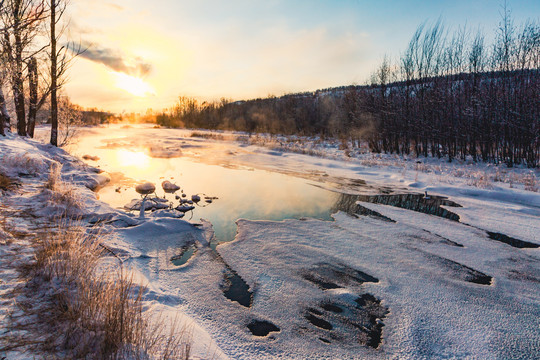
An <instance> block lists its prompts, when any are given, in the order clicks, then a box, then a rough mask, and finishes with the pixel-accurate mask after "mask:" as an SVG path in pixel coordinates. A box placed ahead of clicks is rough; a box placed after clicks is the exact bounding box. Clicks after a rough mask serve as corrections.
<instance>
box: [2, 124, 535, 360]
mask: <svg viewBox="0 0 540 360" xmlns="http://www.w3.org/2000/svg"><path fill="white" fill-rule="evenodd" d="M85 131H86V132H87V135H85V136H88V139H92V136H100V135H99V134H100V133H102V132H103V131H107V129H99V128H98V129H87V130H85ZM126 134H127V137H126V138H122V139H114V141H113V140H112V139H110V141H109V142H108V143H107V144H108V146H111V147H118V146H120V147H127V148H131V149H136V150H138V149H139V146H140V147H147V148H148V149H152V150H151V151H148V154H149V156H154V155H155V154H159V155H164V154H167V153H168V152H171V153H175V154H178V153H181V154H182V156H183V157H190V158H191V159H195V160H196V161H199V162H203V163H208V164H211V165H215V164H218V165H221V166H226V167H230V168H235V169H242V170H246V169H250V168H256V169H262V170H268V171H273V172H280V173H282V174H287V175H291V176H296V177H300V178H303V179H306V180H308V181H310V182H312V183H314V184H316V185H317V186H320V187H323V188H329V189H339V190H341V191H345V192H348V193H353V194H374V193H380V192H381V191H388V190H391V191H395V192H398V193H401V192H403V193H408V192H414V193H424V191H427V193H428V194H429V196H430V197H433V196H447V197H449V198H450V200H452V201H455V202H457V203H458V204H460V205H461V206H462V207H448V208H447V209H448V210H450V211H452V212H454V213H456V214H458V215H459V217H460V222H456V221H451V220H447V219H444V218H439V217H436V216H433V215H427V214H423V213H419V212H415V211H410V210H405V209H401V208H396V207H392V206H387V205H380V204H372V203H361V205H362V206H364V207H366V208H368V209H370V210H372V211H376V212H378V213H380V214H382V215H383V216H386V217H387V218H390V219H392V220H394V221H395V222H388V221H383V220H381V219H379V218H376V217H372V216H351V215H348V214H345V213H343V212H337V213H336V214H334V216H333V219H334V220H333V221H322V220H315V219H309V218H306V219H302V220H293V219H291V220H285V221H265V220H256V221H255V220H245V219H239V220H238V221H237V235H236V238H235V240H234V241H232V242H230V243H225V244H221V245H219V246H218V247H217V250H212V249H211V248H210V246H209V245H210V243H211V242H212V240H213V238H214V233H213V229H212V225H211V224H210V223H208V222H206V221H204V220H202V221H201V222H202V227H200V228H199V227H196V226H194V225H193V224H190V223H188V222H186V221H184V220H182V219H178V217H179V216H180V215H179V214H180V213H179V212H178V211H175V210H170V209H165V208H164V209H162V210H157V211H154V212H152V213H149V214H148V216H147V217H146V219H145V220H141V219H137V218H136V217H135V216H133V215H130V214H126V213H124V212H123V211H120V210H117V209H114V208H112V207H111V206H109V205H107V204H104V203H102V202H100V201H99V200H97V198H96V195H95V193H93V192H92V191H91V190H90V188H95V187H93V186H92V185H93V183H92V181H97V182H98V183H99V184H104V182H105V181H106V178H107V176H106V175H105V173H97V172H96V171H98V170H96V168H93V167H88V166H86V165H84V164H83V163H81V162H79V161H78V160H76V159H74V158H73V157H71V156H70V155H68V154H67V153H65V152H64V151H63V150H61V149H56V148H53V147H50V146H47V145H41V144H39V143H36V142H34V141H31V140H22V139H19V138H17V137H15V136H11V137H8V138H7V139H2V140H0V154H2V155H0V156H2V162H1V163H0V165H1V164H11V163H12V161H11V162H10V161H9V160H7V159H12V158H14V157H18V158H25V159H30V160H28V162H27V164H26V165H24V166H22V165H18V164H12V165H13V166H10V167H6V166H4V165H2V169H7V170H8V172H9V173H10V174H12V175H14V176H19V173H23V174H26V175H25V177H23V178H21V181H24V187H25V193H20V194H17V195H12V197H13V199H12V201H13V202H14V204H16V205H17V206H19V207H21V208H25V209H33V211H32V213H34V214H36V215H38V216H41V217H47V216H50V214H54V213H57V212H58V211H61V210H65V209H58V205H54V204H52V203H49V201H48V199H49V198H50V196H51V194H49V193H47V192H44V191H42V189H41V188H40V187H39V186H38V184H39V182H40V181H41V182H43V180H44V179H45V178H46V175H45V174H46V173H47V171H48V169H49V167H50V165H51V164H52V163H53V162H58V163H60V164H62V179H63V180H65V181H69V182H70V183H72V184H73V186H75V187H76V189H77V193H78V195H79V196H80V201H81V203H82V204H83V205H82V206H81V207H80V209H79V210H77V214H78V215H81V216H83V217H84V219H86V220H87V221H88V222H90V223H101V224H102V226H103V227H104V229H105V230H110V231H111V232H112V233H114V234H115V236H114V237H113V238H112V239H110V240H109V241H108V243H107V244H106V245H107V247H108V248H110V249H111V250H112V251H113V252H115V253H116V254H118V256H120V257H121V258H122V259H123V261H124V264H125V265H126V266H128V267H130V268H131V269H133V271H135V273H136V276H137V279H138V281H140V282H141V283H144V284H147V285H148V288H149V291H148V293H147V294H145V302H146V304H147V308H149V309H150V308H152V309H158V311H159V312H162V314H163V316H165V317H167V318H173V317H176V316H179V317H180V318H181V322H182V324H191V325H190V326H192V329H193V330H192V331H193V339H194V344H193V345H194V358H216V359H221V358H224V359H225V358H233V359H275V358H286V359H305V358H318V359H331V358H332V359H333V358H339V359H358V358H374V359H378V358H381V359H386V358H399V359H419V358H439V359H442V358H471V359H475V358H481V359H487V358H523V359H528V358H531V359H532V358H535V357H536V356H537V354H538V348H539V344H540V331H539V329H540V291H539V290H540V286H539V284H540V266H539V265H540V262H539V261H540V249H519V248H515V247H512V246H510V245H508V244H505V243H502V242H499V241H494V240H492V239H490V238H489V236H488V234H487V232H486V231H492V232H500V233H502V234H505V235H507V236H511V237H515V238H517V239H521V240H523V241H528V242H531V243H534V244H540V236H539V235H538V234H540V221H539V220H540V195H539V194H538V193H536V192H531V191H528V190H527V189H526V184H525V183H524V182H520V179H522V178H523V177H524V176H528V174H530V170H528V169H519V168H518V169H506V168H504V167H498V168H495V167H492V166H487V165H482V164H467V163H462V164H456V163H453V164H447V163H444V162H441V161H438V160H436V159H427V160H425V161H424V162H423V163H422V164H417V163H416V160H415V161H410V160H407V159H400V158H395V157H392V156H384V155H380V156H379V155H371V154H353V156H354V157H353V158H350V159H346V158H344V157H342V155H341V153H340V152H339V151H338V150H337V148H336V147H334V146H333V145H332V144H331V143H328V142H321V143H320V144H321V145H320V147H319V148H315V147H312V148H311V149H312V150H313V151H314V150H317V151H319V152H320V153H321V154H323V155H324V156H308V155H305V154H300V153H298V152H294V153H293V152H287V151H284V149H283V148H277V149H276V148H269V147H263V146H258V145H256V144H251V143H246V142H241V141H236V140H235V139H236V138H237V137H238V135H239V134H235V133H225V132H224V133H220V135H222V137H223V138H224V139H226V141H206V140H202V139H191V138H189V132H187V131H185V130H162V129H150V128H147V127H141V128H132V129H127V130H126ZM83 142H84V138H83ZM148 145H151V146H148ZM298 146H299V145H298ZM180 148H181V149H182V150H181V151H180V150H179V149H180ZM299 149H301V148H297V149H296V150H299ZM99 155H100V157H101V154H99ZM102 158H103V157H102ZM160 159H161V157H160ZM19 163H20V162H19ZM478 172H481V173H482V174H484V175H485V174H488V175H489V176H490V177H491V179H492V180H491V183H489V184H485V183H483V182H480V180H479V179H481V176H480V175H477V173H478ZM503 173H504V174H503ZM496 174H499V175H497V176H498V178H501V179H503V180H504V181H496V180H493V179H494V176H495V175H496ZM500 174H503V175H500ZM534 174H538V172H537V171H536V170H535V172H534ZM99 175H102V176H103V177H104V178H100V177H98V176H99ZM201 176H203V175H201ZM204 176H211V175H208V173H204ZM535 176H536V175H535ZM169 183H170V184H172V183H171V182H170V181H169ZM29 184H30V185H29ZM100 186H101V185H100ZM145 189H146V190H145V191H150V187H147V188H145ZM154 191H155V187H154V189H152V190H151V191H150V192H154ZM253 196H254V197H257V194H253ZM156 199H160V198H156ZM161 200H162V199H160V200H155V201H148V202H147V204H155V205H156V207H154V208H153V209H154V210H155V209H156V208H159V207H160V206H164V205H165V203H164V202H162V201H161ZM193 201H195V199H193ZM220 201H221V200H220ZM36 204H38V206H36ZM137 204H138V205H139V207H140V206H141V204H140V200H134V202H133V203H132V204H131V205H133V206H136V205H137ZM160 204H161V205H160ZM265 205H266V204H265V202H261V203H260V206H261V207H264V206H265ZM40 206H41V208H39V207H40ZM152 206H154V205H152ZM268 206H270V204H268ZM167 207H168V206H167ZM190 208H191V207H190ZM187 246H195V247H196V248H197V251H196V252H195V253H194V255H193V256H192V258H191V259H189V261H188V262H187V263H186V264H184V265H182V266H176V265H174V263H173V262H172V261H171V258H174V257H175V256H178V255H179V253H180V252H181V249H184V248H186V247H187ZM0 249H2V248H0ZM231 271H234V272H235V273H236V274H238V276H240V277H241V278H242V279H243V280H244V281H245V282H246V283H247V285H248V286H249V290H250V291H252V292H253V294H254V295H253V303H252V306H251V307H245V306H242V305H240V304H239V303H238V302H235V301H231V300H229V299H227V298H226V297H225V296H224V293H223V288H224V284H225V280H224V276H226V274H228V273H230V272H231ZM336 274H338V275H339V276H338V275H336ZM358 274H365V278H364V280H365V279H372V278H376V280H378V281H371V280H370V281H359V280H358V279H359V277H361V276H360V275H358ZM2 277H4V275H2ZM323 280H324V281H326V283H325V284H326V285H324V286H323V285H321V281H323ZM317 281H319V283H317ZM324 281H323V282H324ZM334 285H335V286H334ZM368 294H369V295H368ZM369 296H372V297H373V299H376V300H377V301H380V304H379V305H377V306H379V307H380V309H379V310H377V309H375V310H377V311H380V313H378V315H377V316H376V321H374V322H373V323H370V321H371V320H370V319H367V320H366V319H364V320H362V319H361V318H362V316H364V315H365V311H368V310H366V306H367V305H366V303H369V300H365V299H370V297H369ZM361 299H364V300H361ZM361 303H363V304H364V305H361ZM329 304H330V305H335V306H340V307H341V308H342V309H343V312H342V313H341V315H340V314H337V313H333V312H332V311H329V310H326V309H325V308H324V306H327V305H329ZM370 304H371V305H369V306H372V307H375V308H377V306H375V305H374V304H375V303H374V302H371V303H370ZM384 309H387V310H388V312H387V313H385V312H384V311H383V310H384ZM375 310H373V309H371V310H369V311H375ZM314 311H315V312H314ZM319 313H320V314H319ZM363 314H364V315H363ZM353 315H354V316H353ZM313 318H320V319H322V320H324V321H327V322H328V323H330V324H331V325H332V327H333V330H331V331H329V330H325V329H322V328H320V327H317V326H316V325H314V323H313V322H310V320H309V319H312V320H313ZM254 320H255V321H268V322H270V323H272V324H274V325H276V326H277V327H279V329H280V331H278V332H272V333H270V334H269V335H268V336H262V337H258V336H254V335H253V334H252V333H251V332H250V330H249V329H248V327H247V325H248V324H250V323H251V322H252V321H254ZM362 321H367V323H362ZM378 323H382V324H384V326H383V327H382V340H381V344H380V346H379V347H378V348H374V346H369V345H366V341H365V340H366V336H367V335H366V330H365V329H366V326H368V327H369V326H376V325H373V324H378ZM355 324H356V325H355ZM369 324H372V325H369ZM362 328H364V330H362ZM368 330H369V329H368ZM321 339H324V340H326V341H330V343H327V342H325V341H323V340H321Z"/></svg>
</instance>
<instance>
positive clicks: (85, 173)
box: [0, 134, 226, 359]
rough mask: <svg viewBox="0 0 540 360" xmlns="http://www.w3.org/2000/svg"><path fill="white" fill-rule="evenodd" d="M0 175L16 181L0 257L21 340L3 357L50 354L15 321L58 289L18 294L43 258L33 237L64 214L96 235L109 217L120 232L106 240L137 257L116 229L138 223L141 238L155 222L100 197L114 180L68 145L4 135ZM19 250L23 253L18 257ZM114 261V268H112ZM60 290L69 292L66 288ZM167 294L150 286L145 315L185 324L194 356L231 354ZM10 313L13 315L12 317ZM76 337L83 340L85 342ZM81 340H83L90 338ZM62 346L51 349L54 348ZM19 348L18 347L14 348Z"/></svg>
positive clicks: (5, 326) (5, 325)
mask: <svg viewBox="0 0 540 360" xmlns="http://www.w3.org/2000/svg"><path fill="white" fill-rule="evenodd" d="M0 173H1V174H3V175H5V176H7V178H9V179H12V180H13V181H14V183H15V184H16V186H13V187H12V188H10V189H9V190H8V189H6V190H5V191H3V190H0V191H2V196H1V198H0V200H1V201H0V220H1V221H0V223H1V224H0V225H1V226H0V238H1V242H0V254H1V255H2V256H1V259H0V274H1V278H0V280H1V288H0V290H1V292H2V302H1V303H0V311H1V313H2V316H1V317H0V325H1V327H2V332H3V333H2V338H3V340H5V341H11V340H9V339H20V340H21V345H20V346H15V342H14V341H11V343H7V344H6V343H5V341H3V342H2V344H1V346H0V349H2V348H4V349H6V352H2V353H1V354H0V355H2V356H7V357H8V358H9V359H12V358H19V359H26V358H32V357H34V356H38V357H39V356H45V355H44V354H42V353H35V351H38V350H37V349H39V346H38V344H39V339H42V338H43V339H45V338H47V337H46V336H43V337H42V336H41V335H45V334H39V333H35V334H29V335H27V334H20V335H19V334H18V333H17V329H16V328H14V327H13V326H11V325H12V324H15V325H17V324H25V323H29V322H31V321H32V319H31V318H30V317H29V318H28V319H27V320H25V316H30V315H26V312H25V311H21V308H20V306H21V305H20V304H19V303H21V302H23V303H28V304H27V305H24V307H26V308H27V307H28V306H31V307H32V308H36V309H37V308H39V307H40V304H38V303H33V304H31V303H29V301H34V300H35V299H38V300H39V299H40V298H43V299H45V298H47V297H49V296H50V293H49V292H50V291H51V290H50V289H48V288H49V287H50V286H43V287H42V286H36V285H35V284H34V285H33V288H35V289H36V290H37V291H41V290H40V289H43V291H47V293H44V294H42V295H40V294H35V296H33V297H32V299H29V298H21V296H20V295H18V293H20V291H19V292H18V293H13V291H14V290H16V287H17V286H25V279H22V278H20V275H19V274H18V273H17V267H18V266H21V265H24V266H26V267H28V265H29V264H31V263H32V261H33V259H34V256H35V255H34V251H35V249H34V246H35V244H36V242H35V241H26V240H25V239H27V238H28V239H32V238H34V237H36V236H38V237H43V236H47V234H48V230H47V229H48V228H49V227H55V226H57V224H56V222H57V221H58V217H68V218H75V219H80V222H81V224H82V225H83V226H86V228H87V231H88V232H90V233H93V232H95V229H96V228H95V227H93V224H95V223H96V222H103V221H105V222H107V223H109V224H110V225H104V226H102V227H100V229H99V231H100V232H108V233H112V235H113V237H109V236H107V237H104V238H103V239H102V241H106V242H105V243H102V244H101V245H103V246H104V247H105V248H106V249H107V250H108V251H109V252H112V253H115V255H116V257H121V256H125V257H130V256H132V253H129V252H127V251H126V250H127V249H131V247H130V246H129V245H128V244H126V243H122V242H121V241H118V239H119V238H118V237H117V238H116V240H114V239H115V238H114V232H115V230H116V229H117V228H123V227H126V226H131V229H135V231H132V233H136V234H138V236H140V234H143V233H144V229H145V228H146V227H147V226H151V224H152V223H153V222H152V220H151V219H149V220H147V221H140V220H137V219H134V218H133V217H132V216H130V215H127V214H125V213H123V212H121V211H118V210H116V209H113V208H111V207H110V206H109V205H107V204H105V203H103V202H101V201H99V200H98V199H97V196H96V193H95V192H94V191H93V190H95V189H97V188H99V187H101V186H103V185H105V184H106V183H107V182H108V181H109V180H110V177H109V176H108V175H107V174H106V173H103V172H102V171H101V170H99V169H97V168H94V167H90V166H88V165H86V164H84V163H83V162H81V161H80V160H78V159H76V158H74V157H72V156H71V155H69V154H68V153H66V152H65V151H64V150H62V149H58V148H56V147H53V146H50V145H44V144H41V143H39V142H37V141H33V140H30V139H25V138H20V137H18V136H16V135H12V134H8V136H7V137H2V138H0ZM157 223H158V222H156V224H157ZM169 223H170V224H171V226H173V227H175V228H174V229H175V230H178V229H177V228H181V229H182V230H187V229H193V227H192V226H191V225H189V224H188V223H186V222H184V221H182V220H176V219H169ZM158 230H159V229H153V230H152V231H151V232H150V233H147V234H146V236H155V235H156V231H158ZM163 231H164V232H165V233H167V234H168V235H170V231H171V229H170V228H166V229H163ZM186 232H187V231H186ZM15 254H17V255H20V256H19V257H16V256H15ZM109 255H110V254H109ZM25 262H27V263H28V264H26V263H25ZM112 264H113V265H114V266H113V267H112V268H111V267H110V266H111V265H112ZM102 266H103V268H104V269H110V270H112V271H117V270H114V269H115V268H118V266H119V263H118V259H117V258H115V257H111V258H107V257H105V258H103V259H102ZM118 269H119V268H118ZM129 269H130V270H131V271H133V272H134V274H135V279H137V280H138V281H139V283H140V284H141V285H147V283H146V282H145V281H144V279H145V277H144V276H142V275H140V274H139V272H138V270H137V268H135V267H129ZM51 286H52V288H53V289H54V287H55V286H59V283H55V284H54V285H51ZM54 291H61V289H58V290H54ZM163 297H164V294H163V292H162V291H161V290H160V289H159V286H156V285H154V284H151V285H150V290H149V291H147V292H146V293H145V294H144V296H143V306H144V309H145V312H146V313H147V314H152V315H151V316H152V317H154V318H156V321H164V322H165V323H166V324H168V323H169V322H170V320H175V321H176V327H177V328H178V329H183V331H184V332H185V334H184V335H185V336H186V337H187V338H192V340H191V341H190V343H191V357H190V358H193V359H209V358H214V359H220V358H226V357H225V356H224V355H223V354H222V352H221V350H220V349H219V348H218V347H217V346H216V345H215V343H214V342H213V340H212V338H211V337H210V336H209V335H208V333H207V332H206V331H205V330H204V329H202V328H201V327H200V326H198V325H197V324H196V323H195V322H194V321H193V319H191V318H190V317H188V316H186V315H185V314H184V313H182V311H180V310H179V308H178V303H175V302H174V301H170V302H163V301H162V300H163ZM165 297H166V295H165ZM40 301H45V300H40ZM9 314H11V316H8V315H9ZM13 316H14V317H13ZM28 336H31V337H32V340H31V341H29V342H27V343H26V344H27V345H24V342H23V341H22V340H24V339H26V338H28ZM70 341H75V342H76V341H77V339H71V340H70ZM84 342H88V339H85V341H84ZM90 342H91V340H90ZM80 343H81V344H82V343H83V341H82V339H81V341H80ZM51 345H52V344H51ZM54 346H56V345H54ZM54 346H51V349H53V348H54ZM12 347H13V349H11V348H12ZM7 349H11V350H9V351H8V350H7ZM30 350H32V351H34V352H31V351H30ZM158 353H159V350H158ZM96 356H97V355H96Z"/></svg>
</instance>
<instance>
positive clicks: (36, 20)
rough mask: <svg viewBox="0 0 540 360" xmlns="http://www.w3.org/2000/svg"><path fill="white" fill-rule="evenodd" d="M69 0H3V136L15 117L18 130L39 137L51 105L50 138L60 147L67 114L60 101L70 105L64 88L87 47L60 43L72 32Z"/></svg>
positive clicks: (0, 76)
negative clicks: (41, 118)
mask: <svg viewBox="0 0 540 360" xmlns="http://www.w3.org/2000/svg"><path fill="white" fill-rule="evenodd" d="M68 2H69V1H68V0H0V59H1V61H0V135H5V131H6V130H8V131H10V130H11V127H12V122H14V125H15V127H16V129H17V134H19V135H21V136H29V137H33V136H34V128H35V125H36V118H37V114H38V112H39V111H40V110H41V109H43V108H48V114H49V121H50V123H51V137H50V143H51V144H53V145H55V146H58V133H59V121H58V120H59V114H60V115H61V114H63V113H66V111H65V109H59V104H60V105H61V106H62V105H63V104H64V105H65V104H67V105H68V106H70V103H69V101H67V100H65V99H64V100H60V99H59V94H58V93H59V91H60V90H61V88H62V87H63V86H64V84H65V82H66V80H67V79H66V77H65V74H66V71H67V70H68V68H69V65H70V63H71V61H72V60H73V58H74V57H75V56H77V55H79V54H80V53H81V52H82V50H81V48H80V47H79V48H77V47H74V48H71V49H69V48H68V47H67V46H65V45H60V44H59V43H60V41H61V39H62V38H63V37H64V36H65V35H66V31H67V25H65V22H63V18H64V14H65V11H66V9H67V6H68ZM5 89H8V91H6V92H4V90H5ZM44 105H46V106H44ZM10 107H12V108H13V113H14V116H11V115H10V111H9V110H8V109H9V108H10Z"/></svg>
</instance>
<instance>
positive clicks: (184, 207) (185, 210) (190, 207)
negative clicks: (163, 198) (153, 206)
mask: <svg viewBox="0 0 540 360" xmlns="http://www.w3.org/2000/svg"><path fill="white" fill-rule="evenodd" d="M193 209H195V206H186V205H180V206H177V207H176V210H178V211H180V212H183V213H185V212H188V211H191V210H193Z"/></svg>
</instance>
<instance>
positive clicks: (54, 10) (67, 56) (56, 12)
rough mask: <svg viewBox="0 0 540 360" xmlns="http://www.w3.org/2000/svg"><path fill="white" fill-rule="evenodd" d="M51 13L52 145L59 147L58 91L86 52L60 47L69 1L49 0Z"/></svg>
mask: <svg viewBox="0 0 540 360" xmlns="http://www.w3.org/2000/svg"><path fill="white" fill-rule="evenodd" d="M47 1H48V2H47V5H48V8H49V12H50V28H49V39H50V49H49V50H50V52H49V54H48V55H49V56H48V57H49V61H50V66H51V67H50V74H49V75H50V100H51V144H52V145H54V146H58V91H59V90H60V89H61V88H62V87H63V86H64V85H65V83H66V81H67V78H66V77H65V73H66V71H67V70H68V69H69V67H70V65H71V63H72V61H73V59H74V58H75V57H77V56H78V55H80V54H82V53H83V52H84V49H83V48H82V46H81V45H80V43H79V44H74V43H70V45H69V46H66V45H64V46H60V47H58V42H59V40H60V39H61V38H62V37H63V36H65V35H66V32H67V28H68V22H64V24H63V25H60V23H61V21H62V20H63V18H64V14H65V12H66V9H67V6H68V5H69V0H47Z"/></svg>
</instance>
